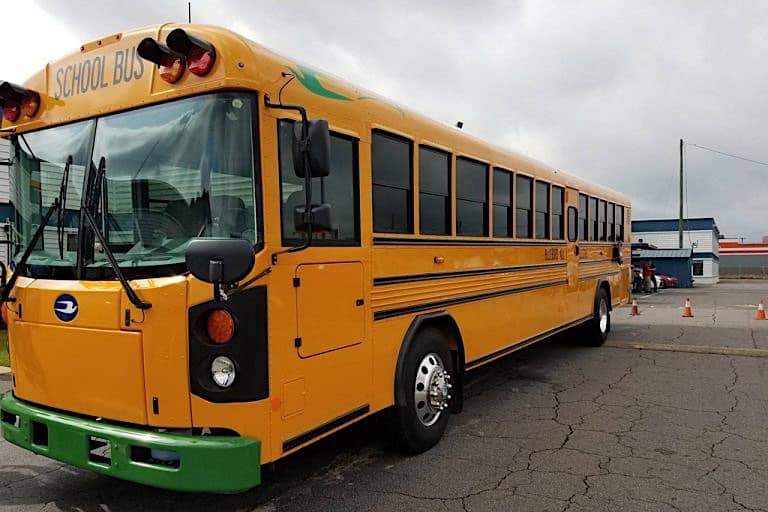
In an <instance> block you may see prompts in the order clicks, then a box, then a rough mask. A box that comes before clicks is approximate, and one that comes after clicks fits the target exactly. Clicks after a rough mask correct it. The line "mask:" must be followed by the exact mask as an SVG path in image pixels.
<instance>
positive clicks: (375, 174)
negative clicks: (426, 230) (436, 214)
mask: <svg viewBox="0 0 768 512" xmlns="http://www.w3.org/2000/svg"><path fill="white" fill-rule="evenodd" d="M371 175H372V176H371V177H372V179H373V184H372V188H373V230H374V231H375V232H377V233H413V142H411V141H410V140H408V139H405V138H402V137H399V136H397V135H392V134H390V133H386V132H383V131H381V130H374V131H373V132H372V133H371Z"/></svg>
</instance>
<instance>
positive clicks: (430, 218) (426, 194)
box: [419, 146, 451, 235]
mask: <svg viewBox="0 0 768 512" xmlns="http://www.w3.org/2000/svg"><path fill="white" fill-rule="evenodd" d="M450 182H451V155H449V154H448V153H444V152H443V151H438V150H436V149H432V148H427V147H424V146H420V147H419V219H420V220H419V231H420V232H421V233H423V234H428V235H450V234H451V220H450V219H451V206H450V204H451V200H450V199H451V193H450Z"/></svg>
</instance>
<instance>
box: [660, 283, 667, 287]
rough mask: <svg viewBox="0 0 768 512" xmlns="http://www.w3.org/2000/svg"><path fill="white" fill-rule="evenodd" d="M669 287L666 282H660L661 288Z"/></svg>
mask: <svg viewBox="0 0 768 512" xmlns="http://www.w3.org/2000/svg"><path fill="white" fill-rule="evenodd" d="M666 287H667V285H666V284H664V281H659V288H666Z"/></svg>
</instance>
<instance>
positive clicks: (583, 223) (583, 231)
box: [579, 194, 589, 240]
mask: <svg viewBox="0 0 768 512" xmlns="http://www.w3.org/2000/svg"><path fill="white" fill-rule="evenodd" d="M587 233H589V226H588V224H587V196H586V195H584V194H579V240H587Z"/></svg>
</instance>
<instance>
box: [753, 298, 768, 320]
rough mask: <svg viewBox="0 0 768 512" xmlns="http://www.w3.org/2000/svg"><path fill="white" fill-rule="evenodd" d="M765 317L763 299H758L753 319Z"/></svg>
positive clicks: (763, 318)
mask: <svg viewBox="0 0 768 512" xmlns="http://www.w3.org/2000/svg"><path fill="white" fill-rule="evenodd" d="M765 319H766V318H765V304H763V299H760V303H759V304H758V305H757V314H756V315H755V320H765Z"/></svg>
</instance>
